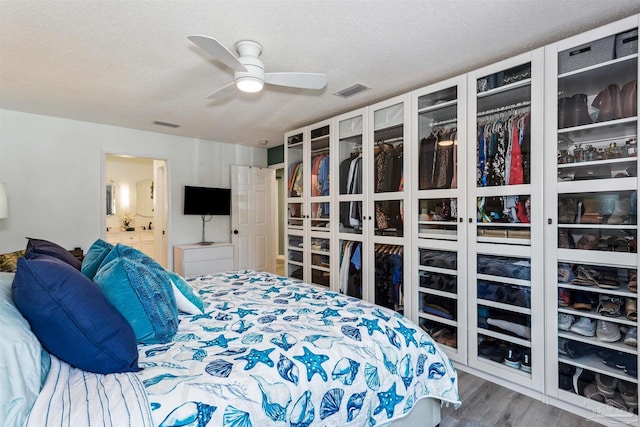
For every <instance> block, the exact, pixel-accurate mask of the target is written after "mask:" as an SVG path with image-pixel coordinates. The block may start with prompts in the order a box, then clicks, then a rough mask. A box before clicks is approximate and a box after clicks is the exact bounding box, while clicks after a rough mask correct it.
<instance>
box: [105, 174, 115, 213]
mask: <svg viewBox="0 0 640 427" xmlns="http://www.w3.org/2000/svg"><path fill="white" fill-rule="evenodd" d="M106 202H107V203H106V205H107V212H106V214H107V216H110V215H115V213H116V185H115V182H113V181H112V180H110V179H109V180H107V185H106Z"/></svg>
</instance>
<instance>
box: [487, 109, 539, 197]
mask: <svg viewBox="0 0 640 427" xmlns="http://www.w3.org/2000/svg"><path fill="white" fill-rule="evenodd" d="M530 114H531V113H530V111H529V108H524V109H523V108H518V109H512V110H508V111H505V112H500V113H495V114H490V115H488V116H486V117H480V118H479V120H478V127H477V135H478V139H477V141H478V145H477V165H478V169H477V176H476V178H477V185H478V186H479V187H486V186H502V185H518V184H527V183H529V182H530V181H529V178H530V129H529V120H530Z"/></svg>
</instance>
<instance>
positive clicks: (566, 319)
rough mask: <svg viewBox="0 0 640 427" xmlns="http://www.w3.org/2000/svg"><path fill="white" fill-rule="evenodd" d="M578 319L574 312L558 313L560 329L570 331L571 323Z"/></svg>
mask: <svg viewBox="0 0 640 427" xmlns="http://www.w3.org/2000/svg"><path fill="white" fill-rule="evenodd" d="M575 321H576V318H575V317H574V316H573V315H572V314H567V313H558V329H560V330H561V331H568V330H569V328H570V327H571V325H573V323H574V322H575Z"/></svg>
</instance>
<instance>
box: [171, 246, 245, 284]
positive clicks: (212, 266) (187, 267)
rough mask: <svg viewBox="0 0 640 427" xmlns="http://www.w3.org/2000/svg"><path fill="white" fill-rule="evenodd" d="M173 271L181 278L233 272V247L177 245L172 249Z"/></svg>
mask: <svg viewBox="0 0 640 427" xmlns="http://www.w3.org/2000/svg"><path fill="white" fill-rule="evenodd" d="M173 270H174V271H175V272H176V273H178V274H179V275H181V276H183V277H189V276H198V275H202V274H213V273H219V272H222V271H228V270H233V245H232V244H231V243H215V244H212V245H198V244H196V245H178V246H174V247H173Z"/></svg>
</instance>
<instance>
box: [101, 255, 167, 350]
mask: <svg viewBox="0 0 640 427" xmlns="http://www.w3.org/2000/svg"><path fill="white" fill-rule="evenodd" d="M117 246H120V245H116V248H117ZM116 248H114V249H112V251H111V252H110V253H109V255H107V258H105V261H107V259H108V258H110V257H111V254H112V253H113V252H115V251H116ZM93 281H94V282H95V283H96V284H97V285H98V286H99V287H100V289H102V292H103V293H104V295H105V296H106V297H107V299H108V300H109V301H111V303H112V304H113V305H114V306H115V307H116V308H117V309H118V310H119V311H120V313H122V315H123V316H124V317H125V318H126V319H127V320H128V321H129V324H130V325H131V327H132V328H133V331H134V332H135V335H136V339H137V340H138V342H140V343H143V344H156V343H166V342H169V341H171V339H172V338H173V336H174V335H175V333H176V331H177V330H178V310H177V309H176V301H175V298H174V296H173V291H172V289H171V282H170V281H169V279H168V278H167V276H166V275H165V274H161V273H160V272H158V271H157V270H154V269H153V268H150V267H148V266H146V265H144V264H142V263H140V262H137V261H133V260H131V259H128V258H125V257H117V258H114V259H111V260H110V261H108V262H106V263H105V262H103V263H102V265H101V266H100V269H99V270H98V272H97V273H96V275H95V277H94V278H93Z"/></svg>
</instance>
